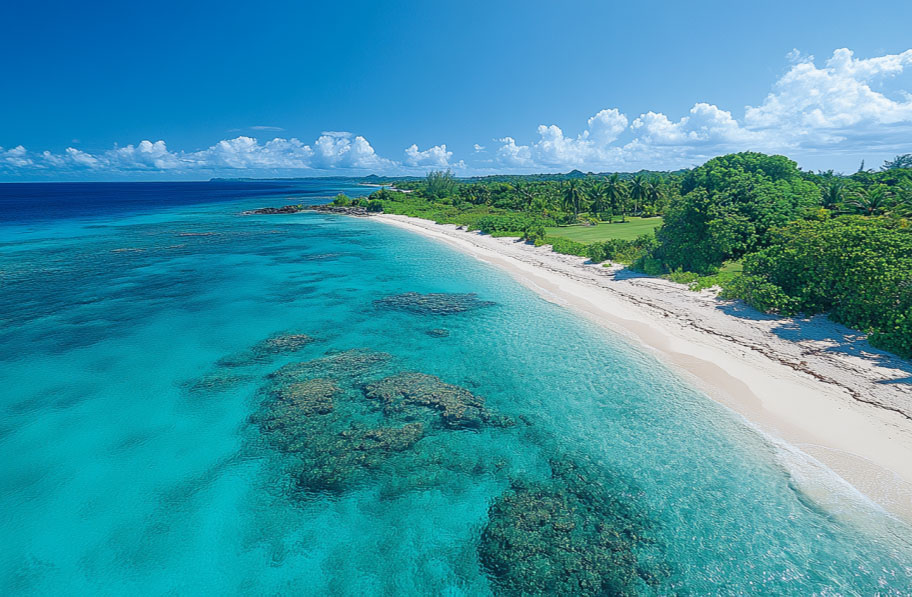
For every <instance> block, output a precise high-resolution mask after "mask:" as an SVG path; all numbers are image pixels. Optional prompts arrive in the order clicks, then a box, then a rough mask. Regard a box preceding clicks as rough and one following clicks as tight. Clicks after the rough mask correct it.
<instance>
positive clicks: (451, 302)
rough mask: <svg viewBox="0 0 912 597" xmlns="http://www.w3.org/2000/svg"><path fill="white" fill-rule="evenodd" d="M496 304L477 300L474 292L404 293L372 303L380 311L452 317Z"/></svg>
mask: <svg viewBox="0 0 912 597" xmlns="http://www.w3.org/2000/svg"><path fill="white" fill-rule="evenodd" d="M496 304H497V303H495V302H492V301H483V300H481V299H479V298H478V296H477V295H476V294H475V293H474V292H473V293H468V294H458V293H452V294H447V293H430V294H420V293H418V292H406V293H403V294H394V295H392V296H388V297H385V298H382V299H378V300H376V301H374V305H375V306H376V307H379V308H382V309H395V310H398V311H407V312H409V313H417V314H419V315H453V314H456V313H463V312H465V311H471V310H473V309H481V308H483V307H492V306H494V305H496Z"/></svg>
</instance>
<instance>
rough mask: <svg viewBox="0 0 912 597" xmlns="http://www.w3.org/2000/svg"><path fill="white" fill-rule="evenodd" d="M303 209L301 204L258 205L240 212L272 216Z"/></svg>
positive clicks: (293, 212) (249, 214)
mask: <svg viewBox="0 0 912 597" xmlns="http://www.w3.org/2000/svg"><path fill="white" fill-rule="evenodd" d="M304 210H305V207H304V206H302V205H284V206H282V207H260V208H258V209H251V210H248V211H245V212H242V214H243V215H245V216H261V215H265V216H272V215H277V214H296V213H298V212H300V211H304Z"/></svg>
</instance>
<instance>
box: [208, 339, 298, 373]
mask: <svg viewBox="0 0 912 597" xmlns="http://www.w3.org/2000/svg"><path fill="white" fill-rule="evenodd" d="M314 341H315V340H314V338H311V337H310V336H308V335H307V334H298V333H280V334H274V335H272V336H270V337H268V338H266V339H265V340H262V341H260V342H257V343H256V344H254V345H253V346H251V347H250V348H249V349H247V350H244V351H242V352H239V353H236V354H233V355H229V356H227V357H224V358H222V359H219V361H218V362H217V363H216V364H217V365H218V366H220V367H246V366H249V365H256V364H263V363H268V362H269V361H270V360H271V359H273V358H274V357H276V356H278V355H282V354H293V353H296V352H298V351H299V350H301V349H302V348H304V347H305V346H307V345H308V344H311V343H313V342H314Z"/></svg>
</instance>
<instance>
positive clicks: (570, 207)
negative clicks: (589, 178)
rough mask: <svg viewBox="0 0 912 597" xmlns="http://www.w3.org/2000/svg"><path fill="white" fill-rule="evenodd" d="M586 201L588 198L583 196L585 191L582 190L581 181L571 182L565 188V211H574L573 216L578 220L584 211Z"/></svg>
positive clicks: (563, 199)
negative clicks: (580, 213)
mask: <svg viewBox="0 0 912 597" xmlns="http://www.w3.org/2000/svg"><path fill="white" fill-rule="evenodd" d="M585 201H586V197H585V195H583V190H582V189H581V188H580V184H579V181H577V180H571V181H569V182H568V183H567V186H566V187H564V195H563V198H562V203H563V208H564V210H566V211H573V216H574V218H576V217H578V216H579V212H580V211H582V208H583V204H584V203H585Z"/></svg>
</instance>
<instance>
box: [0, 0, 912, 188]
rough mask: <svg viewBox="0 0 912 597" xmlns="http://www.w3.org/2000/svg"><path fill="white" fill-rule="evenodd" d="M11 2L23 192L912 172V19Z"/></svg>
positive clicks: (814, 5) (820, 13) (883, 14)
mask: <svg viewBox="0 0 912 597" xmlns="http://www.w3.org/2000/svg"><path fill="white" fill-rule="evenodd" d="M747 4H748V3H732V2H700V3H680V2H673V3H672V2H667V3H650V2H640V3H623V4H620V3H618V4H614V3H606V2H600V3H596V2H575V1H573V0H565V1H562V2H544V1H542V2H535V1H529V2H496V1H492V0H488V1H486V2H462V3H443V2H385V3H367V2H333V3H329V2H320V3H309V2H290V1H289V2H260V3H247V2H232V1H230V0H223V1H221V2H205V1H203V2H187V1H184V2H170V1H167V0H165V1H161V2H156V3H132V2H122V1H119V2H92V3H72V2H54V1H52V2H45V3H26V2H16V3H13V2H9V3H3V6H2V7H0V31H2V34H3V39H4V42H5V44H4V45H5V48H6V50H5V51H6V57H5V59H4V60H3V62H2V66H0V85H2V87H0V91H2V93H0V180H7V181H16V180H74V179H76V180H121V179H126V180H134V179H135V180H159V179H206V178H209V177H210V176H277V175H279V176H285V175H292V176H310V175H327V174H364V173H368V172H378V173H390V174H394V173H418V174H420V173H423V172H425V171H427V170H428V169H431V168H439V167H453V168H454V169H455V170H456V171H457V172H458V173H466V174H468V173H486V172H542V171H567V170H570V169H572V168H580V169H582V170H593V171H613V170H637V169H639V168H643V167H647V168H678V167H682V166H691V165H694V164H698V163H701V162H702V161H705V159H707V158H708V157H712V156H713V155H718V154H721V153H726V152H729V151H738V150H745V149H753V150H761V151H767V152H776V153H784V154H786V155H789V156H790V157H792V158H794V159H796V160H797V161H798V162H799V164H801V165H802V166H803V167H806V168H812V169H821V168H836V169H837V170H843V171H851V170H854V169H856V168H857V167H858V163H859V161H860V160H861V159H865V160H867V163H868V165H869V166H877V165H879V164H880V163H881V161H882V160H883V159H884V158H886V157H891V156H893V155H895V154H897V153H907V152H912V135H910V134H909V133H910V132H912V96H910V95H909V93H908V91H909V90H912V74H910V73H912V51H910V48H912V35H910V33H909V27H908V23H910V22H912V3H909V2H895V3H890V2H887V3H879V4H877V5H876V6H871V7H868V6H866V5H861V4H858V3H857V2H852V3H840V2H825V3H824V2H794V1H791V2H765V3H750V6H747Z"/></svg>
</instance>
